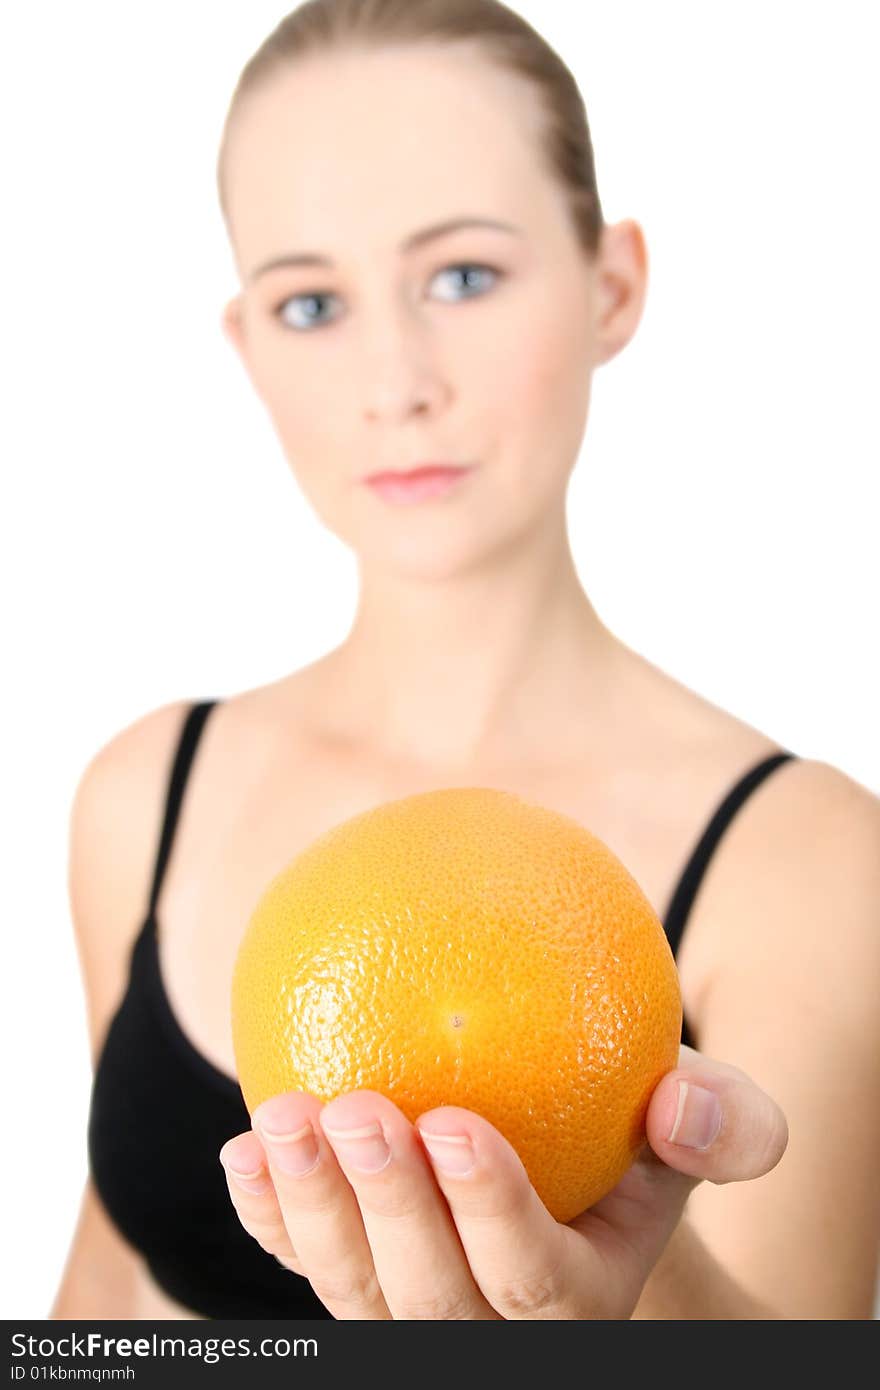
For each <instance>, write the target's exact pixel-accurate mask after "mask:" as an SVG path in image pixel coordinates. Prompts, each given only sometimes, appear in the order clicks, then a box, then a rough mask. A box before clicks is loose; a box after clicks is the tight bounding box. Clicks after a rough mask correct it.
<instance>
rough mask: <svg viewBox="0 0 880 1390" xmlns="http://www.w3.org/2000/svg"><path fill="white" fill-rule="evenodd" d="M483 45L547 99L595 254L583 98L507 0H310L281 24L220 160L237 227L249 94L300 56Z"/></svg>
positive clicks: (253, 65) (557, 153) (583, 233)
mask: <svg viewBox="0 0 880 1390" xmlns="http://www.w3.org/2000/svg"><path fill="white" fill-rule="evenodd" d="M463 42H467V43H468V44H470V45H471V46H474V45H476V46H477V48H478V49H479V51H480V52H481V53H482V54H483V55H484V56H485V57H486V58H487V59H488V60H489V61H490V62H494V63H496V64H497V65H498V66H499V67H500V68H502V69H504V70H506V71H507V72H510V73H514V74H516V75H517V76H519V77H522V78H524V79H525V80H526V81H527V82H529V83H530V84H531V86H532V88H533V90H534V91H535V92H536V94H537V97H538V99H539V102H540V111H541V116H542V137H541V148H540V154H541V157H542V158H543V159H544V160H545V162H546V166H547V169H548V172H549V173H550V174H551V175H552V176H553V177H555V178H556V179H558V180H559V182H560V183H561V184H562V186H563V187H564V189H565V192H566V195H567V201H568V205H569V208H570V211H571V216H572V220H573V223H574V229H575V234H576V236H577V238H578V241H579V242H580V244H581V246H582V248H583V250H584V251H585V253H586V254H587V256H588V257H589V258H591V259H592V258H593V257H594V256H595V254H596V251H597V250H598V246H599V240H600V237H601V233H602V228H603V225H604V221H603V216H602V208H601V204H600V202H599V193H598V189H597V187H596V173H595V165H594V159H593V145H592V140H591V138H590V129H589V125H588V122H587V113H586V109H585V106H584V101H583V97H582V96H581V93H580V89H579V87H578V85H577V82H576V81H575V79H574V77H573V75H572V73H571V72H570V71H569V69H568V68H567V67H566V65H565V63H564V62H563V61H562V59H561V58H560V57H559V55H558V54H557V53H556V52H555V51H554V50H553V49H552V48H551V47H550V45H549V44H548V43H547V42H546V41H545V40H544V39H543V38H542V37H541V36H540V34H538V33H537V32H536V30H534V29H533V28H532V27H531V25H530V24H529V23H528V22H527V21H526V20H525V19H523V18H522V16H521V15H518V14H516V13H515V11H513V10H511V9H508V7H507V6H506V5H503V4H501V3H500V0H305V3H303V4H300V5H298V6H297V8H296V9H294V10H292V11H291V12H290V14H288V15H286V16H285V17H284V19H282V20H281V21H280V23H279V24H278V25H276V27H275V29H273V31H272V32H271V34H269V36H268V37H267V38H266V39H265V40H264V41H263V43H262V44H261V45H260V47H259V48H258V49H257V51H256V52H255V53H254V54H253V55H252V57H251V58H250V59H249V60H248V62H247V63H246V64H245V66H244V68H243V69H242V72H241V75H240V77H239V79H238V82H237V84H236V87H235V90H234V92H233V94H232V98H231V101H230V104H229V108H228V110H227V114H226V119H225V122H224V126H223V134H222V137H221V142H220V151H219V155H218V159H217V189H218V193H219V198H220V207H221V211H222V213H223V218H224V221H225V223H226V226H227V230H228V229H229V225H230V221H229V205H228V199H227V196H226V189H225V183H224V170H225V164H226V148H227V143H228V137H229V132H230V129H231V127H232V124H233V120H234V117H235V114H236V112H237V111H238V109H239V107H240V105H241V102H242V100H243V98H244V97H245V96H247V95H248V94H249V93H251V92H253V91H254V90H255V88H256V87H257V86H258V85H259V84H260V83H261V82H263V81H264V80H266V79H267V78H268V77H270V76H271V75H273V74H274V73H275V72H277V71H278V70H279V69H283V68H285V67H291V66H293V65H294V64H295V63H296V61H297V60H298V59H301V58H306V57H310V56H312V55H314V54H327V53H334V52H346V53H349V52H352V51H357V52H369V51H371V50H377V49H381V48H383V47H387V46H389V45H409V44H419V43H425V44H444V43H445V44H450V45H452V44H455V43H463Z"/></svg>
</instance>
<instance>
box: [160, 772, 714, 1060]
mask: <svg viewBox="0 0 880 1390" xmlns="http://www.w3.org/2000/svg"><path fill="white" fill-rule="evenodd" d="M231 771H232V770H229V772H230V773H231ZM701 780H702V783H703V784H702V785H698V783H700V781H701ZM712 781H713V779H712V777H711V775H710V776H709V777H708V778H707V777H706V773H705V771H704V772H703V774H702V779H701V778H700V777H699V776H695V774H693V773H691V774H689V775H687V776H686V775H685V774H683V773H682V774H680V778H679V783H678V785H676V784H675V783H674V782H673V783H672V784H670V785H667V786H664V780H663V778H662V777H661V776H660V775H659V774H655V776H654V777H653V778H650V777H648V776H646V774H645V772H644V771H643V770H640V771H639V772H629V771H627V770H626V769H625V768H620V767H618V768H617V769H616V770H615V771H614V773H613V774H608V773H605V774H601V775H600V774H597V773H596V772H590V771H588V770H587V769H585V768H580V769H577V768H572V767H565V768H555V769H554V768H547V769H542V770H541V771H535V770H530V771H529V772H528V773H526V772H523V771H519V772H511V771H509V770H508V771H503V770H499V769H491V770H490V769H484V770H482V771H480V772H476V771H475V772H474V774H473V776H472V777H470V778H468V779H467V780H466V781H461V780H459V781H458V782H456V781H454V780H450V781H447V782H445V783H439V782H438V781H436V780H432V779H428V778H426V777H425V776H424V775H422V776H419V775H418V774H413V773H411V772H410V773H402V772H401V771H400V770H396V771H393V770H390V769H383V768H376V767H374V766H364V765H363V764H360V763H356V762H354V761H353V760H351V759H339V758H329V757H326V756H323V757H322V756H318V755H315V754H307V753H304V752H302V751H300V754H299V756H298V757H297V758H296V759H291V762H290V764H289V765H287V764H285V766H282V767H276V768H273V769H272V770H270V771H267V770H266V769H263V770H261V771H260V772H259V773H254V774H253V775H246V774H245V775H242V773H241V771H240V770H239V775H238V776H233V775H229V776H227V777H226V779H225V781H224V785H225V786H226V788H227V794H226V795H224V796H222V797H220V796H218V795H216V788H213V789H212V786H211V784H210V782H209V781H208V779H203V780H202V781H201V782H199V781H198V779H194V780H193V782H192V783H191V784H190V787H189V788H188V792H187V797H186V798H185V801H184V806H183V810H182V813H181V817H180V820H179V822H178V825H177V830H176V834H175V839H174V846H173V849H172V854H171V858H170V860H169V864H168V869H167V872H166V875H165V879H164V882H163V887H162V892H161V895H160V899H159V904H158V924H159V925H158V951H159V966H160V972H161V976H162V981H163V986H164V990H165V993H166V994H167V996H168V1001H169V1003H170V1005H171V1008H172V1010H173V1012H174V1014H175V1016H176V1018H177V1021H178V1023H179V1025H180V1027H181V1029H182V1030H183V1032H184V1033H185V1034H186V1036H187V1037H188V1038H189V1040H190V1042H191V1043H192V1045H193V1046H194V1047H195V1048H196V1049H197V1050H198V1051H199V1052H201V1053H202V1054H203V1055H204V1056H205V1057H207V1058H208V1060H209V1061H211V1062H212V1063H213V1064H214V1066H216V1067H219V1068H220V1069H221V1070H222V1071H225V1072H227V1073H228V1074H229V1075H234V1074H235V1064H234V1054H233V1049H232V1037H231V1028H230V1016H229V997H230V986H231V980H232V972H233V967H234V963H235V958H236V954H237V951H238V946H239V943H240V941H241V937H242V934H243V933H244V931H245V929H246V927H247V923H248V921H249V919H250V915H251V913H252V911H253V909H254V907H255V905H256V903H257V901H258V899H259V897H260V896H261V894H262V892H263V890H264V889H265V887H266V886H267V885H268V883H269V882H270V881H271V880H272V878H274V877H275V875H276V874H277V873H279V872H280V871H281V870H282V869H283V868H284V867H285V865H286V864H288V863H289V862H290V860H291V859H293V858H294V857H295V856H296V855H297V854H298V853H299V852H300V851H301V850H302V849H304V848H305V847H306V846H307V845H308V844H309V843H310V842H311V841H312V840H313V839H314V838H316V837H317V836H318V835H319V834H321V833H322V832H323V831H324V830H327V829H329V828H330V827H331V826H333V825H337V824H339V823H341V822H342V821H344V820H347V819H348V818H349V817H351V816H354V815H357V814H359V813H360V812H362V811H365V810H368V809H370V808H371V807H373V806H376V805H379V804H380V803H381V802H383V801H390V800H394V799H396V798H398V797H403V796H408V795H411V794H413V793H416V792H419V791H427V790H431V789H434V788H436V787H438V786H440V785H470V786H491V787H495V788H497V789H499V790H505V791H512V792H516V793H517V794H518V795H520V796H522V797H524V798H526V799H527V800H530V801H533V802H536V803H538V804H540V805H543V806H546V807H548V808H550V809H553V810H557V811H559V812H561V813H563V814H565V815H568V816H571V817H573V818H574V819H575V820H577V821H578V822H579V824H581V825H583V826H585V827H586V828H587V829H588V830H590V831H592V833H593V834H595V835H597V836H598V837H599V838H600V839H601V840H603V841H604V842H605V844H607V845H608V846H609V848H610V849H611V850H613V852H614V853H615V854H616V855H617V856H618V858H619V859H621V860H622V862H623V863H624V864H625V866H626V867H627V869H629V871H630V873H631V874H632V875H633V876H634V878H635V879H636V881H637V882H638V883H639V885H640V886H641V888H642V890H643V892H644V893H645V895H646V897H647V898H648V900H649V902H650V903H651V904H652V906H653V907H654V909H655V911H656V912H657V914H658V916H659V917H661V919H662V918H663V916H664V914H665V911H666V908H667V906H668V903H669V899H670V897H671V895H672V892H673V890H674V887H675V884H676V883H677V881H678V877H679V875H680V873H681V870H682V868H683V865H684V863H685V861H686V859H687V856H688V855H689V854H690V852H691V849H692V848H693V843H694V841H695V838H696V837H697V836H698V835H699V833H700V831H701V829H702V822H703V821H704V820H705V817H706V815H707V813H708V812H710V811H711V809H712V802H713V792H712ZM230 787H234V788H235V794H234V795H230V794H228V788H230ZM711 955H712V942H711V935H710V932H709V930H708V925H707V924H706V923H704V922H703V921H702V920H701V919H700V916H699V914H698V913H697V912H696V910H695V911H694V913H693V914H692V920H691V921H689V924H688V931H687V934H686V937H685V940H684V941H683V943H682V946H681V949H680V951H679V954H678V958H677V964H678V968H679V975H680V979H681V986H682V994H683V999H684V1007H685V1013H686V1015H692V1012H693V1009H692V1005H693V1001H694V1000H695V999H696V997H697V994H698V992H699V990H700V987H701V980H702V979H703V976H704V973H705V971H706V969H707V968H708V967H709V964H710V962H711Z"/></svg>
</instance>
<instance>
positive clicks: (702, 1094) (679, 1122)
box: [669, 1081, 721, 1149]
mask: <svg viewBox="0 0 880 1390" xmlns="http://www.w3.org/2000/svg"><path fill="white" fill-rule="evenodd" d="M720 1128H721V1102H720V1101H719V1099H718V1097H717V1096H716V1095H715V1093H714V1092H713V1091H707V1090H706V1088H705V1086H694V1085H693V1084H692V1083H691V1082H688V1081H679V1083H678V1110H677V1111H676V1115H675V1120H674V1122H673V1125H672V1130H671V1132H670V1135H669V1143H670V1144H682V1145H684V1147H685V1148H688V1149H708V1147H709V1145H710V1144H711V1143H713V1141H714V1140H715V1139H717V1137H718V1131H719V1130H720Z"/></svg>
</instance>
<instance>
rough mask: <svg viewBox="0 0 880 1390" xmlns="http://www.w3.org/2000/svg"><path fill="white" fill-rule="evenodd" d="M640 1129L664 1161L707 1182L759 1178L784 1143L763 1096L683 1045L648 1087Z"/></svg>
mask: <svg viewBox="0 0 880 1390" xmlns="http://www.w3.org/2000/svg"><path fill="white" fill-rule="evenodd" d="M646 1129H647V1136H648V1142H649V1144H650V1145H651V1148H652V1149H653V1151H654V1153H655V1154H656V1155H657V1156H658V1158H660V1159H662V1160H663V1162H664V1163H665V1164H667V1165H668V1166H669V1167H670V1168H674V1169H675V1170H676V1171H677V1172H679V1173H683V1174H685V1175H687V1176H688V1177H692V1178H695V1179H696V1180H697V1181H702V1180H704V1181H706V1182H713V1183H728V1182H744V1181H748V1180H749V1179H751V1178H760V1177H762V1176H763V1175H764V1174H765V1173H768V1172H769V1171H770V1170H771V1168H775V1166H776V1164H777V1163H778V1162H779V1160H780V1159H781V1157H782V1155H783V1153H784V1152H785V1148H786V1145H787V1143H788V1124H787V1122H786V1119H785V1115H784V1114H783V1112H782V1110H781V1109H780V1107H779V1106H778V1105H777V1103H776V1101H775V1100H773V1098H772V1097H771V1096H769V1095H768V1094H767V1092H766V1091H762V1090H761V1088H760V1086H758V1085H756V1083H755V1082H754V1081H752V1079H751V1078H750V1077H749V1076H747V1075H746V1073H745V1072H743V1071H740V1070H739V1069H738V1068H737V1067H733V1066H730V1065H729V1064H727V1063H723V1062H716V1061H714V1060H713V1059H712V1058H710V1057H706V1056H704V1055H703V1054H702V1053H700V1052H696V1051H695V1050H694V1049H693V1048H685V1047H682V1049H681V1053H680V1056H679V1066H678V1067H677V1068H676V1070H675V1071H672V1072H668V1073H667V1074H666V1076H664V1077H663V1079H662V1081H660V1083H659V1084H658V1085H657V1086H656V1087H655V1089H654V1092H653V1094H652V1096H651V1100H650V1103H649V1105H648V1112H647V1116H646Z"/></svg>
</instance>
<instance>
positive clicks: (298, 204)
mask: <svg viewBox="0 0 880 1390" xmlns="http://www.w3.org/2000/svg"><path fill="white" fill-rule="evenodd" d="M539 140H540V107H539V104H538V100H537V97H536V94H535V93H534V92H533V91H532V90H531V89H530V87H529V85H528V84H527V83H526V82H525V81H524V79H521V78H518V77H517V76H516V75H515V74H511V73H508V72H504V71H502V70H500V69H499V68H497V67H496V66H495V65H494V64H491V63H489V62H487V61H486V59H485V58H484V57H482V56H481V55H479V54H478V53H476V52H474V51H473V50H472V49H468V48H466V47H465V46H464V45H456V47H455V48H454V49H453V50H449V49H448V48H445V47H440V46H436V45H435V46H433V47H422V48H418V47H413V46H410V47H408V48H406V49H384V50H382V51H381V52H379V53H344V54H332V55H326V56H320V57H311V58H309V59H308V60H306V61H303V62H301V63H300V64H298V65H297V66H295V67H291V68H288V69H286V70H285V71H284V72H281V73H278V74H275V75H274V76H273V77H272V78H270V79H268V80H267V81H265V82H264V83H262V84H260V85H259V86H258V87H257V89H256V90H255V91H254V92H253V93H249V94H248V95H247V97H246V98H245V99H244V100H243V102H242V106H241V108H240V109H239V110H238V111H237V113H236V118H235V121H234V122H233V125H232V128H231V130H230V133H229V142H228V146H227V159H226V189H227V200H228V204H229V210H230V216H231V219H232V223H233V226H234V234H235V241H236V246H237V250H238V255H239V260H240V263H241V265H242V267H244V268H247V267H249V266H252V265H254V264H255V263H256V262H257V261H258V260H259V259H261V258H262V257H264V256H265V255H267V254H272V253H273V252H280V251H290V250H295V249H309V250H318V251H322V252H326V253H327V254H328V255H330V256H334V255H335V253H338V254H339V256H340V257H342V256H351V255H356V254H357V249H358V248H362V249H363V250H364V251H365V252H366V253H368V254H369V253H370V252H375V253H380V254H381V253H382V252H384V251H387V252H388V254H389V255H390V254H391V253H392V251H394V250H395V248H396V247H397V244H398V242H399V241H400V240H401V239H402V237H403V236H405V235H406V233H407V232H409V231H411V230H413V229H414V228H416V227H420V226H423V225H428V224H430V223H433V222H439V221H442V220H444V219H446V218H449V217H451V216H454V215H457V214H461V213H464V212H466V213H469V214H473V215H477V214H484V215H487V216H491V215H495V216H500V217H505V216H506V217H507V218H508V219H509V220H512V221H517V220H518V221H519V222H520V223H521V224H522V225H524V224H526V223H527V222H528V221H529V219H531V221H532V223H533V224H534V221H535V218H536V216H539V215H540V207H541V200H542V199H544V200H546V201H547V202H548V203H551V202H552V201H553V199H554V198H555V199H557V200H558V197H559V194H558V191H556V190H555V188H554V187H553V185H552V183H551V181H550V179H549V178H548V176H547V174H546V173H545V172H544V168H543V165H542V163H541V161H540V147H539Z"/></svg>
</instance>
